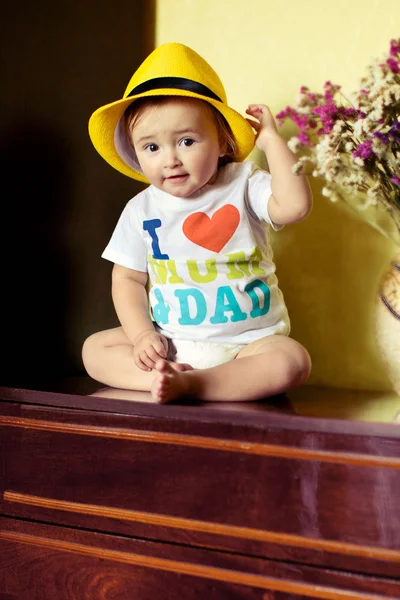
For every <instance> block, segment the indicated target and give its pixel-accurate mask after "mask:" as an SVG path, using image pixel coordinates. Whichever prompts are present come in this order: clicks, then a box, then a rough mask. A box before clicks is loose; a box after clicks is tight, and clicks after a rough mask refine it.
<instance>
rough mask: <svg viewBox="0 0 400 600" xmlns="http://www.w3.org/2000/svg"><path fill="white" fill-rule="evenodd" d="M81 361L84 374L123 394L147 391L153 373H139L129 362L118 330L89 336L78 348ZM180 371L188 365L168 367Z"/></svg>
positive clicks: (128, 348) (125, 340)
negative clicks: (122, 391)
mask: <svg viewBox="0 0 400 600" xmlns="http://www.w3.org/2000/svg"><path fill="white" fill-rule="evenodd" d="M82 359H83V364H84V365H85V369H86V371H87V372H88V374H89V375H90V376H91V377H92V378H93V379H95V380H96V381H100V382H101V383H104V384H106V385H109V386H111V387H115V388H123V389H125V390H139V391H150V389H151V386H152V383H153V381H154V378H155V376H156V372H155V371H143V370H142V369H139V367H138V366H136V363H135V361H134V359H133V346H132V344H131V343H130V341H129V340H128V338H127V337H126V335H125V333H124V331H123V329H122V327H117V328H115V329H107V330H105V331H99V332H98V333H95V334H93V335H91V336H90V337H89V338H88V339H87V340H86V341H85V343H84V345H83V348H82ZM171 365H173V367H172V368H173V369H175V370H177V371H183V370H186V369H189V368H191V367H190V366H189V365H178V364H175V363H171Z"/></svg>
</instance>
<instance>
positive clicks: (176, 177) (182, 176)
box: [166, 173, 188, 181]
mask: <svg viewBox="0 0 400 600" xmlns="http://www.w3.org/2000/svg"><path fill="white" fill-rule="evenodd" d="M187 177H188V174H187V173H181V174H180V175H170V176H169V177H166V179H167V180H168V181H183V180H184V179H186V178H187Z"/></svg>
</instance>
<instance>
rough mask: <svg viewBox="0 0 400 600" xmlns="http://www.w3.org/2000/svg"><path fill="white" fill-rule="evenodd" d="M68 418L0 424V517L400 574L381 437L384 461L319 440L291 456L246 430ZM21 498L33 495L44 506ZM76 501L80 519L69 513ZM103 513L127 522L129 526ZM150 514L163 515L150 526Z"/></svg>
mask: <svg viewBox="0 0 400 600" xmlns="http://www.w3.org/2000/svg"><path fill="white" fill-rule="evenodd" d="M10 406H11V405H8V407H10ZM8 412H10V411H8ZM71 412H72V413H73V414H72V420H71V417H70V416H69V415H68V411H65V410H61V411H60V409H43V408H41V409H39V412H37V411H36V410H35V409H34V407H33V408H32V409H30V408H28V409H26V408H24V410H23V413H22V414H23V415H24V416H23V419H26V415H27V414H29V415H30V416H36V417H40V419H27V420H22V421H19V420H18V417H16V418H15V419H14V420H12V419H11V421H9V420H7V419H9V418H10V417H11V415H10V414H8V415H5V416H4V417H3V423H5V424H6V426H5V427H4V430H5V434H4V435H5V437H4V439H5V440H6V442H5V443H6V444H7V446H6V448H8V449H9V451H8V452H6V455H7V461H6V465H5V472H4V474H3V478H2V481H3V484H2V485H3V493H4V492H7V494H8V496H6V500H5V501H4V502H3V504H2V505H3V510H4V512H5V514H9V515H13V516H20V517H25V518H31V519H42V520H47V521H49V522H54V523H64V524H69V525H71V524H72V525H75V526H79V527H93V528H95V529H103V530H108V531H114V532H118V533H125V534H129V535H137V536H143V537H147V538H153V539H163V540H166V541H172V540H173V541H176V542H177V543H188V544H192V545H203V546H213V547H219V548H225V549H228V550H232V551H233V550H235V551H240V552H242V553H249V554H253V555H256V556H257V555H258V556H260V555H261V556H269V557H274V558H279V559H287V560H292V561H300V562H301V561H305V562H310V563H314V564H321V565H326V566H336V567H338V568H347V569H353V570H359V571H364V572H375V573H380V574H382V575H393V574H395V573H397V572H398V568H399V561H400V553H399V552H398V531H399V523H400V512H399V511H400V507H399V504H398V502H397V501H396V499H397V498H398V497H399V492H400V479H399V473H400V471H399V470H398V468H396V467H398V466H399V465H400V461H399V460H398V459H397V456H396V454H397V451H398V447H397V446H396V445H395V444H393V443H392V444H390V442H393V440H391V439H390V438H388V439H387V440H386V439H385V438H378V442H380V443H385V442H389V443H387V444H386V446H385V449H386V454H387V456H379V455H378V456H377V455H376V454H373V453H372V452H371V449H372V448H374V446H373V445H371V443H370V442H369V441H368V440H360V439H358V438H354V437H352V438H351V440H352V442H353V443H354V442H357V443H358V448H359V449H360V448H364V447H366V448H367V450H368V452H366V453H365V454H363V453H361V452H359V453H358V454H357V455H355V454H354V452H352V453H343V452H337V453H332V451H326V450H324V449H323V448H324V440H323V436H321V435H320V436H319V437H318V440H319V444H317V443H314V448H312V449H311V448H308V449H307V448H296V447H294V446H283V445H278V444H277V443H276V442H277V439H278V438H277V437H274V438H273V442H274V443H273V444H272V445H271V444H270V445H267V444H266V443H264V444H261V443H260V442H253V441H252V436H253V429H252V428H248V432H247V440H248V441H247V442H246V443H245V444H243V443H241V441H240V440H239V443H234V441H235V440H234V438H235V428H233V427H232V428H231V430H230V439H229V438H228V439H225V438H221V437H218V438H216V437H210V436H207V437H206V436H204V435H203V436H195V437H193V436H188V433H182V434H178V435H172V436H171V435H169V434H170V432H168V431H167V432H165V431H162V430H161V429H162V423H163V422H164V429H165V428H166V429H167V430H168V423H167V424H165V422H167V421H168V419H164V421H162V420H156V422H154V421H155V420H154V419H150V420H149V419H147V420H144V421H143V422H146V423H147V426H148V427H149V425H153V424H154V425H156V427H155V430H153V429H147V430H144V428H142V429H138V430H133V429H129V427H128V425H129V423H130V422H134V423H135V424H137V418H134V417H127V418H123V417H122V416H121V415H115V418H116V419H117V422H119V423H122V425H124V427H119V428H118V427H116V426H115V425H116V421H115V419H112V418H110V415H91V414H90V415H87V414H86V413H85V412H80V411H77V410H74V411H71ZM19 414H21V412H20V411H19ZM56 417H60V420H59V421H56V420H55V418H56ZM88 420H89V422H90V423H91V424H90V425H88V424H87V422H88ZM118 420H119V421H118ZM107 421H109V422H111V423H112V425H113V426H112V427H106V425H105V423H106V422H107ZM100 422H101V425H100V424H99V423H100ZM10 423H11V424H10ZM95 423H96V424H95ZM185 423H186V425H184V426H183V429H184V431H185V432H188V431H193V432H195V433H197V431H196V421H195V420H194V421H193V422H192V425H191V428H189V424H188V423H189V422H188V421H186V422H185ZM175 424H176V423H175ZM203 425H204V424H203ZM142 427H143V423H142ZM224 427H226V424H224ZM210 430H212V428H210V429H209V431H210ZM203 431H204V430H203ZM225 431H227V430H225ZM244 432H245V430H244V429H243V428H242V430H241V435H244ZM259 432H260V430H259V429H258V428H257V430H256V434H255V436H256V439H259ZM213 433H215V430H213ZM268 433H269V431H268V430H267V431H266V432H264V440H265V441H266V442H268V441H269V440H268ZM287 435H288V436H289V435H290V432H289V433H287ZM303 435H304V436H305V435H306V433H305V432H303ZM257 436H258V437H257ZM343 437H344V436H342V438H343ZM280 439H281V440H282V439H285V438H283V437H282V436H281V438H280ZM286 439H287V438H286ZM314 439H315V438H314ZM188 440H189V441H190V443H189V442H188ZM343 444H344V441H343V439H342V445H343ZM309 445H310V444H309ZM321 447H322V449H320V448H321ZM353 449H354V446H353V447H352V450H353ZM389 450H392V451H393V450H394V452H393V455H390V454H389ZM264 451H265V452H264ZM273 453H275V454H276V456H273ZM391 461H392V462H391ZM392 463H393V464H392ZM379 465H380V466H379ZM388 465H389V466H388ZM383 492H384V493H383ZM10 493H11V495H10ZM13 493H18V494H24V495H25V496H26V498H25V501H24V502H23V503H22V502H21V500H18V499H16V496H13ZM29 496H39V497H40V498H41V499H42V502H41V504H39V505H35V503H32V501H31V500H29ZM52 501H66V502H68V503H69V506H68V508H65V507H64V508H60V505H59V504H58V505H57V502H56V504H55V505H54V504H53V505H51V502H52ZM75 504H79V505H80V508H79V510H77V511H75V510H71V506H72V507H73V506H74V505H75ZM89 506H90V507H91V510H92V509H93V507H94V509H95V511H94V512H90V511H89ZM112 509H120V510H126V511H130V512H131V513H135V514H132V515H130V517H128V518H127V517H126V515H125V516H121V515H120V514H118V513H115V512H114V514H113V510H112ZM96 510H97V512H96ZM99 510H100V511H102V512H99ZM137 513H141V514H140V515H139V517H138V515H137ZM157 516H158V517H160V516H161V517H162V519H161V520H159V521H158V523H156V524H155V523H154V517H157ZM171 518H177V519H181V520H182V523H181V526H180V527H177V526H176V525H174V524H172V525H171V522H170V520H168V519H171ZM196 523H197V524H198V523H200V524H201V525H202V527H201V528H200V529H199V528H198V527H197V528H196V527H195V524H196ZM221 527H225V531H224V532H223V533H221ZM243 528H247V529H248V530H249V531H246V532H245V535H243V532H242V531H241V530H242V529H243ZM277 534H280V537H278V538H277V537H276V535H277ZM274 535H275V538H274V537H273V536H274ZM338 543H341V545H340V544H339V545H338ZM335 544H336V545H335ZM385 552H386V554H385Z"/></svg>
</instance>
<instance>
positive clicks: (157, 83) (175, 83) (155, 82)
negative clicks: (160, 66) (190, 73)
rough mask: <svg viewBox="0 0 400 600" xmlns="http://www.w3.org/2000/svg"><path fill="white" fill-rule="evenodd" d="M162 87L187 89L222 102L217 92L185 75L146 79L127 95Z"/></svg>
mask: <svg viewBox="0 0 400 600" xmlns="http://www.w3.org/2000/svg"><path fill="white" fill-rule="evenodd" d="M160 89H173V90H185V91H187V92H193V93H195V94H199V95H200V96H205V97H206V98H212V99H213V100H218V102H222V100H221V98H219V97H218V96H217V94H214V92H213V91H211V90H210V88H208V87H207V86H205V85H203V84H202V83H198V82H197V81H193V80H192V79H186V78H185V77H155V78H154V79H149V80H148V81H144V82H143V83H140V84H139V85H137V86H136V87H135V88H133V90H132V91H131V92H129V94H128V95H127V98H128V97H129V96H136V95H137V94H143V93H144V92H149V91H150V90H160Z"/></svg>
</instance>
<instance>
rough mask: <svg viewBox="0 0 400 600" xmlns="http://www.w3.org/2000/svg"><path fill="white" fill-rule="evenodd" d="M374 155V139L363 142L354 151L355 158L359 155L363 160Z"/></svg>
mask: <svg viewBox="0 0 400 600" xmlns="http://www.w3.org/2000/svg"><path fill="white" fill-rule="evenodd" d="M372 156H374V153H373V151H372V141H370V140H367V141H366V142H363V143H362V144H360V145H359V146H358V147H357V149H356V150H354V151H353V157H354V158H357V157H359V158H362V160H366V159H368V158H371V157H372Z"/></svg>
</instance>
